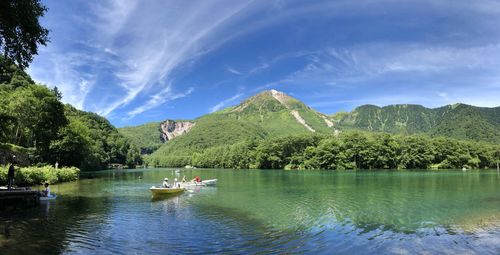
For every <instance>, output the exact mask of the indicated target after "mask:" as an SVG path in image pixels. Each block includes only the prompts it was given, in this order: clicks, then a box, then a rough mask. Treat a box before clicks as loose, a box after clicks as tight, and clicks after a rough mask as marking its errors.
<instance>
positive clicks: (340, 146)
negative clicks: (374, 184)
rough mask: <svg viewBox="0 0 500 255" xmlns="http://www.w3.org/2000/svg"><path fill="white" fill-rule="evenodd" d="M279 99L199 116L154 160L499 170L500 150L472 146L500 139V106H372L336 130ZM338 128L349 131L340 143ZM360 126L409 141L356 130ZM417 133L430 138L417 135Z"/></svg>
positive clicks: (269, 96) (342, 116)
mask: <svg viewBox="0 0 500 255" xmlns="http://www.w3.org/2000/svg"><path fill="white" fill-rule="evenodd" d="M274 93H275V92H274ZM273 95H274V96H276V94H273V92H272V91H265V92H263V93H260V94H258V95H256V96H253V97H251V98H249V99H247V100H245V101H244V102H243V103H241V104H240V105H237V106H234V107H229V108H227V109H224V110H221V111H219V112H215V113H212V114H208V115H204V116H202V117H200V118H198V119H196V120H195V123H196V126H195V127H193V129H192V130H191V131H190V132H189V133H187V134H185V135H182V136H180V137H176V138H175V139H173V140H171V141H168V142H167V143H166V144H164V145H163V146H162V147H160V149H158V150H157V151H156V152H154V153H153V154H152V155H149V156H148V157H147V162H148V163H149V164H151V165H155V166H175V167H179V166H185V165H194V166H198V167H218V168H276V169H282V168H299V169H374V168H390V169H396V168H463V167H466V168H485V167H493V166H494V165H495V161H494V159H492V157H493V156H492V153H493V152H492V151H491V150H495V148H496V147H495V146H494V145H491V144H488V143H474V142H467V141H470V140H476V141H486V142H490V143H492V144H497V143H498V141H500V140H499V138H500V132H499V131H498V130H499V129H498V127H499V123H498V122H500V121H499V119H500V115H499V113H500V111H499V109H500V108H498V107H497V108H479V107H473V106H468V105H463V104H457V105H453V106H445V107H441V108H436V109H428V108H425V107H423V106H419V105H393V106H387V107H383V108H380V107H377V106H373V105H366V106H361V107H359V108H357V109H356V110H355V111H353V112H352V113H338V114H336V115H334V116H333V118H332V121H333V122H334V125H333V127H328V124H329V123H328V122H327V121H325V116H324V115H322V114H320V113H318V112H316V111H314V110H312V109H310V108H309V107H307V106H305V105H304V104H303V103H301V102H300V101H298V100H296V99H294V98H291V97H288V96H286V95H284V94H282V95H281V97H280V98H279V99H280V100H277V98H275V97H274V96H273ZM292 111H297V112H298V113H299V114H300V116H301V117H302V119H304V121H305V122H306V123H307V124H308V125H309V126H310V127H312V128H313V129H314V130H315V132H314V133H313V132H311V131H310V130H308V129H307V128H305V127H304V125H302V124H301V123H299V121H298V120H297V119H296V118H295V117H294V116H293V114H292ZM335 129H340V130H341V131H342V132H341V134H342V135H341V136H340V137H339V138H336V135H335V132H334V130H335ZM353 129H358V130H361V131H362V130H365V131H383V132H387V133H396V134H399V135H402V136H394V135H387V134H385V135H384V134H376V133H375V134H370V135H368V134H364V133H363V132H354V133H352V132H351V131H352V130H353ZM350 130H351V131H350ZM312 134H316V135H312ZM412 134H422V135H423V136H409V135H412ZM139 137H145V135H139ZM441 137H451V138H456V139H460V140H466V141H458V140H450V139H446V138H441ZM143 140H146V139H143ZM493 154H494V153H493ZM460 155H461V156H460ZM485 155H486V156H485ZM493 158H494V157H493Z"/></svg>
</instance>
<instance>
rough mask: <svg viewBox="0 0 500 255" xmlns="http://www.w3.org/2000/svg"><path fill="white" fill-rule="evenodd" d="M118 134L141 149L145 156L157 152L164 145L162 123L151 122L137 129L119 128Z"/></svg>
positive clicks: (136, 127)
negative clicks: (161, 130)
mask: <svg viewBox="0 0 500 255" xmlns="http://www.w3.org/2000/svg"><path fill="white" fill-rule="evenodd" d="M118 132H119V133H120V134H122V135H123V136H125V137H127V138H128V139H129V141H130V142H131V143H132V144H134V145H135V146H137V147H138V148H140V149H141V152H142V153H143V154H145V153H146V154H149V153H152V152H154V151H155V150H157V149H158V148H159V147H160V146H161V145H162V144H163V142H162V140H161V132H160V122H150V123H146V124H143V125H140V126H135V127H123V128H119V129H118Z"/></svg>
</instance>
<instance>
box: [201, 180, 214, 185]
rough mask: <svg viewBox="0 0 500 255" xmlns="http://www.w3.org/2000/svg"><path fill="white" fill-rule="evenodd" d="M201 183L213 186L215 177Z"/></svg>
mask: <svg viewBox="0 0 500 255" xmlns="http://www.w3.org/2000/svg"><path fill="white" fill-rule="evenodd" d="M201 183H203V184H205V185H207V186H215V185H217V179H211V180H204V181H201Z"/></svg>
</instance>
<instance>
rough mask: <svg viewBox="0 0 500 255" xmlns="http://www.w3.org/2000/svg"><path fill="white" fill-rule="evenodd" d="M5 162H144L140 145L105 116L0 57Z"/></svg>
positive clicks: (89, 165)
mask: <svg viewBox="0 0 500 255" xmlns="http://www.w3.org/2000/svg"><path fill="white" fill-rule="evenodd" d="M0 145H2V146H0V163H3V164H5V163H6V162H8V161H11V160H12V158H13V157H12V156H13V155H12V154H15V155H17V156H18V157H17V161H19V162H18V163H20V164H36V163H42V164H54V163H55V162H58V163H59V164H60V165H61V166H76V167H79V168H81V169H82V170H98V169H105V168H107V166H108V163H121V164H128V165H130V166H134V165H135V164H140V163H141V158H140V153H139V150H138V148H137V147H135V146H131V145H130V142H129V141H128V140H127V139H126V138H125V137H124V136H122V135H121V134H120V133H118V131H117V130H116V128H115V127H114V126H113V125H111V124H110V123H109V121H108V120H106V119H105V118H103V117H101V116H99V115H97V114H94V113H90V112H84V111H80V110H77V109H75V108H74V107H72V106H71V105H64V104H63V103H62V102H61V94H60V92H59V91H58V90H57V88H53V89H49V88H47V87H46V86H43V85H39V84H36V83H35V82H34V81H33V80H32V79H31V78H30V77H29V75H28V74H26V73H25V72H24V71H23V70H21V69H19V68H18V67H17V66H16V65H15V64H13V63H12V61H10V60H7V59H5V58H3V57H1V56H0ZM13 148H17V149H15V150H14V149H13Z"/></svg>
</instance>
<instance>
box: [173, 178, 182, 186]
mask: <svg viewBox="0 0 500 255" xmlns="http://www.w3.org/2000/svg"><path fill="white" fill-rule="evenodd" d="M180 187H181V184H180V183H179V182H178V181H177V178H175V179H174V188H180Z"/></svg>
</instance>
